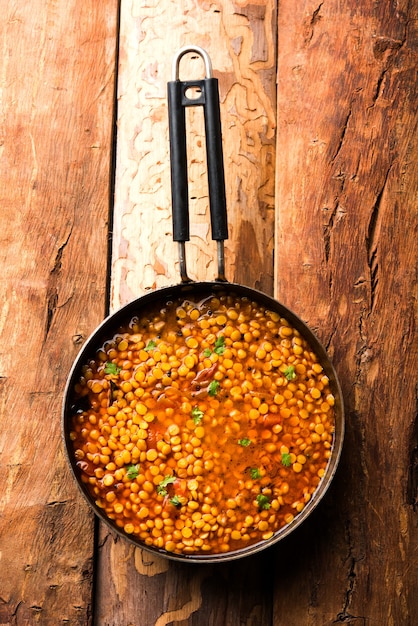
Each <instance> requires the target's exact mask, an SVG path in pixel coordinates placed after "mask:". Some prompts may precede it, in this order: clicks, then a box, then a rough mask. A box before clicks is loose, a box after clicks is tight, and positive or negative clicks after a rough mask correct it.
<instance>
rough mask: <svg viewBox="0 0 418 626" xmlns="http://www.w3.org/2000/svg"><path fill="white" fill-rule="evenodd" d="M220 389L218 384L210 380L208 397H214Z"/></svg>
mask: <svg viewBox="0 0 418 626" xmlns="http://www.w3.org/2000/svg"><path fill="white" fill-rule="evenodd" d="M219 388H220V384H219V382H218V381H217V380H212V382H211V383H210V384H209V387H208V394H209V395H210V396H216V394H217V393H218V391H219Z"/></svg>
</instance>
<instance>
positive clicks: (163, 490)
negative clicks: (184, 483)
mask: <svg viewBox="0 0 418 626" xmlns="http://www.w3.org/2000/svg"><path fill="white" fill-rule="evenodd" d="M174 482H176V477H175V476H170V475H168V476H166V477H165V478H163V479H162V481H161V482H160V483H159V484H158V485H157V493H158V495H160V496H166V495H167V489H166V487H167V485H169V484H170V483H174Z"/></svg>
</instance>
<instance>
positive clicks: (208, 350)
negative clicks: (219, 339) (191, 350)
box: [203, 348, 212, 359]
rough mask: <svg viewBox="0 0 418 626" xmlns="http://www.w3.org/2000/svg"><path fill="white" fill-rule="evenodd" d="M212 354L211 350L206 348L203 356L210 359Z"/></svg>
mask: <svg viewBox="0 0 418 626" xmlns="http://www.w3.org/2000/svg"><path fill="white" fill-rule="evenodd" d="M211 354H212V351H211V349H210V348H205V349H204V350H203V356H204V357H205V359H207V358H209V357H210V355H211Z"/></svg>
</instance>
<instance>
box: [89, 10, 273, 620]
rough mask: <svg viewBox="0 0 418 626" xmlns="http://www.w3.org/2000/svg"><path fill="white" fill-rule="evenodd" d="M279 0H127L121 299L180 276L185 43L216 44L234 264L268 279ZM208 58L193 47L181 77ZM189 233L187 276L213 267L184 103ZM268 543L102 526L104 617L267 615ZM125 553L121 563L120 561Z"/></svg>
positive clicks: (257, 280) (194, 135)
mask: <svg viewBox="0 0 418 626" xmlns="http://www.w3.org/2000/svg"><path fill="white" fill-rule="evenodd" d="M275 11H276V9H275V3H274V1H272V0H262V1H257V2H256V3H250V2H245V1H241V2H239V3H233V2H229V1H228V0H218V1H216V2H212V3H206V2H197V3H189V2H179V1H178V0H172V1H167V2H164V3H162V2H141V3H137V2H133V1H132V0H123V1H122V5H121V27H120V68H119V80H118V83H119V86H118V141H117V167H116V183H115V214H114V238H113V263H112V298H111V305H112V308H113V309H115V308H117V307H119V306H120V305H121V304H124V303H126V302H128V301H130V300H133V299H135V298H137V297H138V296H140V295H141V294H143V293H144V292H145V291H146V290H149V289H154V288H158V287H161V286H164V285H167V284H174V283H178V282H179V274H178V268H177V247H176V246H175V245H174V244H173V242H172V239H171V195H170V167H169V143H168V121H167V104H166V84H167V81H168V80H171V78H172V75H171V63H172V59H173V56H174V54H175V53H176V52H177V50H178V49H179V48H180V47H182V46H183V45H186V44H194V45H199V46H201V47H203V48H205V49H206V50H207V51H208V53H209V55H210V56H211V59H212V63H213V67H214V75H215V76H216V77H217V78H218V79H219V84H220V93H221V116H222V125H223V136H224V158H225V166H226V187H227V203H228V209H229V235H230V238H229V240H228V242H227V244H226V255H227V259H226V266H227V277H228V278H229V279H230V280H234V281H240V282H244V283H246V284H248V285H250V286H257V287H259V288H260V289H264V290H266V291H269V292H272V289H273V231H274V198H273V195H274V163H275V141H274V139H275V123H276V122H275V119H276V117H275V67H276V66H275V27H276V16H275ZM202 70H203V64H202V63H201V61H200V60H199V59H198V58H197V59H193V58H192V59H189V58H185V59H184V61H182V63H181V78H183V79H186V78H200V77H201V76H202V75H203V73H202ZM188 123H189V125H188V130H189V134H188V142H189V149H190V152H191V155H193V156H191V158H190V159H189V178H190V180H189V185H190V198H191V209H190V212H191V234H192V240H191V241H190V244H189V245H188V247H187V255H188V267H189V271H190V275H191V276H192V277H193V278H198V279H199V280H212V279H213V278H214V277H215V275H216V268H215V267H214V258H216V248H215V245H214V244H213V242H212V241H211V239H210V230H209V226H208V194H207V189H206V183H205V151H204V137H203V135H202V133H203V125H202V116H201V110H196V109H192V110H191V111H189V112H188ZM269 559H270V556H269V555H263V556H259V557H257V558H256V559H253V560H252V561H248V562H247V566H246V568H245V569H244V568H242V566H240V565H238V564H231V566H229V567H225V568H224V567H222V568H221V570H218V569H217V568H216V567H215V566H208V567H199V566H196V567H190V566H186V565H179V564H175V563H167V562H166V561H161V560H160V559H156V558H155V557H152V556H150V555H148V554H147V553H146V552H143V551H141V550H139V549H136V550H133V549H132V548H131V547H130V546H129V545H128V544H127V543H126V542H124V541H121V540H116V539H115V537H114V536H113V534H111V533H109V532H108V530H107V529H105V528H102V529H101V542H100V549H99V567H98V584H97V619H98V620H99V623H100V624H102V625H106V624H109V625H111V624H112V625H113V624H115V623H132V624H135V625H138V626H139V625H141V626H148V625H154V624H158V626H163V625H164V624H170V623H176V624H199V625H201V624H210V623H213V624H215V623H216V624H230V625H231V626H233V625H234V624H240V623H243V622H245V623H247V624H254V625H256V624H268V623H270V621H271V609H272V599H271V589H272V587H271V584H269V585H268V584H266V579H265V574H260V572H266V571H267V569H266V568H267V565H268V564H269V563H270V561H269ZM115 564H117V567H114V565H115Z"/></svg>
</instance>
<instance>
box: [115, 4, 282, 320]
mask: <svg viewBox="0 0 418 626" xmlns="http://www.w3.org/2000/svg"><path fill="white" fill-rule="evenodd" d="M275 26H276V20H275V9H274V2H273V1H272V0H263V1H262V2H260V1H259V2H257V3H253V4H250V3H247V2H239V3H232V2H229V1H227V0H223V1H222V2H220V1H219V2H214V3H206V2H197V3H191V2H184V1H183V2H178V1H177V0H176V1H175V0H171V1H169V2H166V3H164V5H163V4H162V3H155V2H142V3H137V2H133V1H132V0H124V1H123V2H122V6H121V28H120V64H119V80H118V85H119V86H118V142H117V168H116V184H115V187H116V190H115V191H116V193H115V218H114V239H113V241H114V255H113V256H114V262H113V266H112V306H113V307H114V308H118V307H119V306H120V305H122V304H124V303H126V302H128V301H130V300H133V299H135V298H136V297H138V296H139V295H141V294H142V293H143V292H144V291H146V290H148V289H154V288H156V287H162V286H165V285H167V284H175V283H177V282H179V274H178V268H177V247H176V245H175V244H174V243H173V241H172V238H171V194H170V167H169V142H168V122H167V103H166V101H167V96H166V90H167V81H168V80H171V78H172V72H171V64H172V59H173V57H174V54H175V53H176V52H177V50H178V49H179V48H181V47H182V46H183V45H186V44H194V45H199V46H201V47H203V48H205V49H206V50H207V52H208V53H209V54H210V56H211V59H212V63H213V67H214V76H215V77H217V78H218V79H219V86H220V97H221V117H222V127H223V136H224V159H225V170H226V176H225V178H226V187H227V203H228V211H229V216H228V217H229V240H228V242H227V244H226V256H227V276H228V278H229V279H230V280H235V281H237V282H238V281H241V282H246V283H247V284H249V285H251V286H253V285H257V286H259V287H260V288H263V289H265V290H267V291H270V292H271V291H272V289H273V274H272V262H271V259H272V251H273V224H274V164H275V125H276V121H275V119H276V118H275V68H276V64H275V42H274V37H275ZM203 69H204V68H203V64H202V62H201V60H200V59H199V58H196V59H194V60H193V59H192V60H188V59H184V62H182V64H181V67H180V70H181V78H182V79H183V80H185V79H187V78H201V77H202V76H203ZM188 143H189V150H190V155H189V178H190V180H189V192H190V215H191V235H192V240H191V241H190V244H189V245H188V252H187V255H188V261H189V263H188V264H189V268H190V274H191V277H192V278H195V279H196V278H198V279H199V280H212V279H213V278H214V277H215V274H216V270H215V268H214V258H216V247H215V244H213V242H212V241H211V239H210V228H209V217H208V214H207V206H208V194H207V187H206V170H205V164H206V157H205V142H204V136H203V124H202V110H201V108H193V109H191V110H189V111H188ZM244 253H245V254H244Z"/></svg>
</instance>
